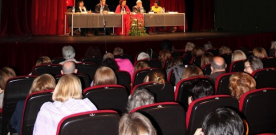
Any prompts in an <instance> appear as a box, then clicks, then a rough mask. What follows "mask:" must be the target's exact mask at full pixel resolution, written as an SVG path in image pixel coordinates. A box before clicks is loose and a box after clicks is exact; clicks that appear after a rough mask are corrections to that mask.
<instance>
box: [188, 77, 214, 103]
mask: <svg viewBox="0 0 276 135" xmlns="http://www.w3.org/2000/svg"><path fill="white" fill-rule="evenodd" d="M213 94H214V88H213V86H212V84H211V83H210V82H209V81H207V80H199V81H196V82H194V83H193V84H192V86H191V89H190V92H189V96H191V97H192V101H194V100H196V99H199V98H203V97H206V96H211V95H213Z"/></svg>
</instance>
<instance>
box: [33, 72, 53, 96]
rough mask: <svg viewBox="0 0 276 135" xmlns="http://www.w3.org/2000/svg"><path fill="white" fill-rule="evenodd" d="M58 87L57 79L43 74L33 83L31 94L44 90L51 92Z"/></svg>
mask: <svg viewBox="0 0 276 135" xmlns="http://www.w3.org/2000/svg"><path fill="white" fill-rule="evenodd" d="M55 87H56V81H55V78H54V77H53V76H52V75H50V74H43V75H40V76H38V77H36V78H35V79H34V81H33V83H32V87H31V89H30V91H29V94H31V93H33V92H40V91H44V90H51V89H54V88H55Z"/></svg>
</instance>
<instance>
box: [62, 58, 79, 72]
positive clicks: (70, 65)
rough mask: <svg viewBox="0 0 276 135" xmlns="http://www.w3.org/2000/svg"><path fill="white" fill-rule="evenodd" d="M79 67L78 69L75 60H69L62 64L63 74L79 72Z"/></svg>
mask: <svg viewBox="0 0 276 135" xmlns="http://www.w3.org/2000/svg"><path fill="white" fill-rule="evenodd" d="M77 72H78V69H76V64H75V62H73V61H67V62H65V63H64V64H63V65H62V70H61V71H60V73H61V74H72V73H77Z"/></svg>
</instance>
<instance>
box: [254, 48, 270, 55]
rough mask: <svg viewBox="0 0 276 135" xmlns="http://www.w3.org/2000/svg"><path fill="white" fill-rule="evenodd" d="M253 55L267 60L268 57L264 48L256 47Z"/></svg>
mask: <svg viewBox="0 0 276 135" xmlns="http://www.w3.org/2000/svg"><path fill="white" fill-rule="evenodd" d="M253 54H254V56H256V57H258V58H265V57H267V53H266V50H265V49H264V48H262V47H256V48H254V49H253Z"/></svg>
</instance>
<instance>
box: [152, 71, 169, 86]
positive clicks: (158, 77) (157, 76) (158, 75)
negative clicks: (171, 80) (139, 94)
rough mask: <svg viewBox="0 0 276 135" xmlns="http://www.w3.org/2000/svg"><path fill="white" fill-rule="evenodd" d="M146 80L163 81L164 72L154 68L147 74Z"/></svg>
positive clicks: (161, 82) (160, 82)
mask: <svg viewBox="0 0 276 135" xmlns="http://www.w3.org/2000/svg"><path fill="white" fill-rule="evenodd" d="M148 82H154V83H159V84H164V83H165V74H164V71H163V70H154V71H152V72H150V73H149V75H148Z"/></svg>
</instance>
